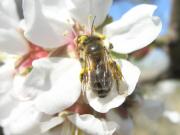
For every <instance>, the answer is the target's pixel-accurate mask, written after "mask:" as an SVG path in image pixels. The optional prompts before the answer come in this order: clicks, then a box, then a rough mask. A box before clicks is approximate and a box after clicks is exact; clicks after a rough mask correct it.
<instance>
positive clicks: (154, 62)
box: [136, 48, 170, 81]
mask: <svg viewBox="0 0 180 135" xmlns="http://www.w3.org/2000/svg"><path fill="white" fill-rule="evenodd" d="M136 65H137V66H138V67H140V69H141V70H142V74H141V76H140V80H142V81H143V80H150V79H153V78H155V77H157V76H158V75H160V74H161V73H163V72H164V71H166V70H167V68H168V67H169V65H170V60H169V56H168V54H167V53H166V52H165V51H163V50H162V49H158V48H157V49H153V50H151V51H150V52H149V53H148V54H147V55H146V56H145V57H144V58H143V59H141V60H140V61H137V62H136ZM160 65H161V66H160Z"/></svg>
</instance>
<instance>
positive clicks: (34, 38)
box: [23, 0, 70, 48]
mask: <svg viewBox="0 0 180 135" xmlns="http://www.w3.org/2000/svg"><path fill="white" fill-rule="evenodd" d="M23 9H24V19H25V21H24V23H25V24H24V32H25V33H24V34H25V37H26V38H27V39H28V40H30V41H31V42H33V43H35V44H37V45H39V46H42V47H45V48H55V47H58V46H61V45H64V43H65V37H64V33H65V32H67V31H69V30H70V26H69V24H67V23H65V22H63V21H60V20H58V21H57V20H53V18H48V16H46V15H45V14H44V13H43V12H42V6H41V4H40V2H39V0H30V1H29V0H24V3H23ZM46 11H47V10H46ZM54 14H55V13H54ZM50 15H53V14H50Z"/></svg>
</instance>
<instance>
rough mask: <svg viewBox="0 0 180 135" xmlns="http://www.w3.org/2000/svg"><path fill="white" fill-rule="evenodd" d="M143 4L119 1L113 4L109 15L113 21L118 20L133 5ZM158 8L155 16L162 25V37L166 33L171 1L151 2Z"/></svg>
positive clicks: (124, 0) (158, 0) (125, 0)
mask: <svg viewBox="0 0 180 135" xmlns="http://www.w3.org/2000/svg"><path fill="white" fill-rule="evenodd" d="M142 3H143V2H139V3H138V2H130V0H121V1H119V2H115V3H114V4H113V6H112V8H111V10H110V13H109V14H110V15H111V16H112V17H113V19H114V20H117V19H119V18H120V17H121V16H122V15H123V14H124V13H125V12H127V11H128V10H129V9H130V8H132V7H134V6H135V5H138V4H142ZM151 3H152V4H155V5H157V6H158V8H157V10H156V12H155V15H157V16H159V17H160V18H161V20H162V23H163V28H162V31H161V35H164V34H166V33H167V31H168V26H169V20H170V11H171V0H153V2H151Z"/></svg>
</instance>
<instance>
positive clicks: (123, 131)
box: [106, 111, 134, 135]
mask: <svg viewBox="0 0 180 135" xmlns="http://www.w3.org/2000/svg"><path fill="white" fill-rule="evenodd" d="M106 118H107V119H108V120H111V121H114V122H116V123H117V124H118V127H117V129H116V133H117V135H133V128H134V126H133V121H132V120H131V118H129V117H128V118H122V117H121V116H120V114H118V113H117V112H115V111H109V112H108V113H107V114H106Z"/></svg>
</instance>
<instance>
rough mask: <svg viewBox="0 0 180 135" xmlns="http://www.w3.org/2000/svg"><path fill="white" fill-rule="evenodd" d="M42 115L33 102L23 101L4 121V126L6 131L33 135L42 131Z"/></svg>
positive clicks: (19, 134)
mask: <svg viewBox="0 0 180 135" xmlns="http://www.w3.org/2000/svg"><path fill="white" fill-rule="evenodd" d="M41 117H42V114H41V113H40V112H38V111H37V110H36V108H34V106H33V105H32V104H31V103H29V102H27V103H22V104H20V105H19V106H18V107H17V108H15V109H14V110H13V111H12V113H11V115H10V117H8V118H7V119H5V120H4V121H3V122H2V127H3V128H4V130H5V133H9V134H18V135H21V134H22V135H24V134H26V135H32V134H35V133H37V132H40V127H39V124H40V120H41Z"/></svg>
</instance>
